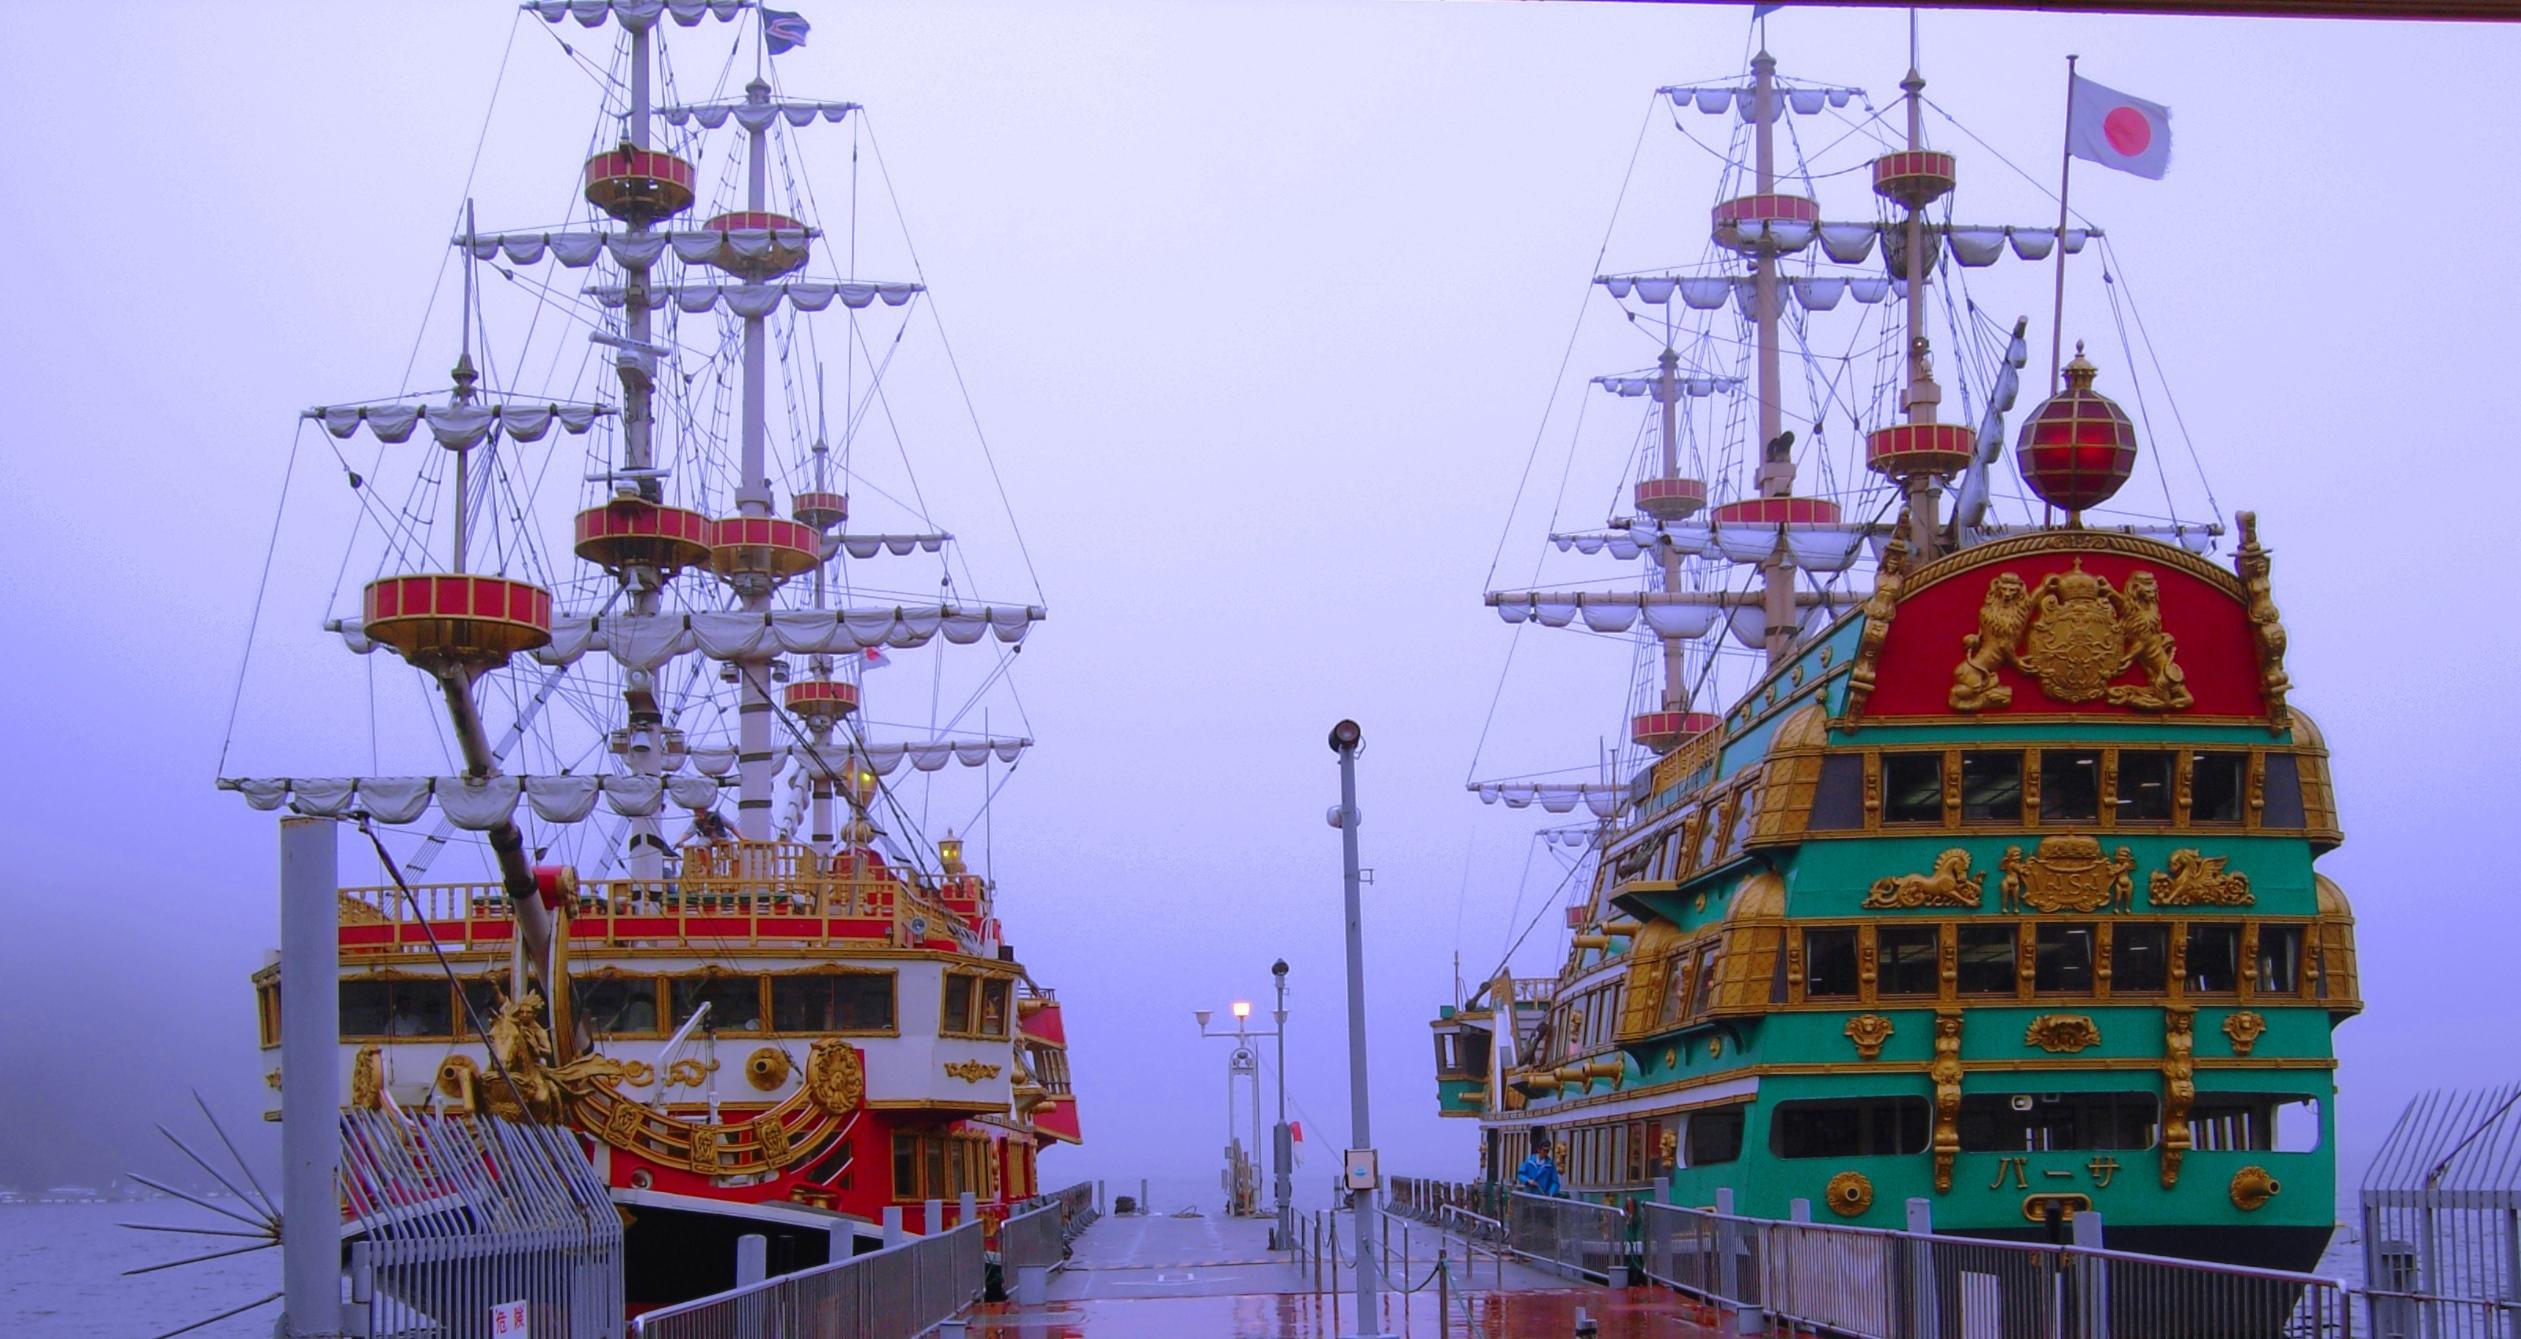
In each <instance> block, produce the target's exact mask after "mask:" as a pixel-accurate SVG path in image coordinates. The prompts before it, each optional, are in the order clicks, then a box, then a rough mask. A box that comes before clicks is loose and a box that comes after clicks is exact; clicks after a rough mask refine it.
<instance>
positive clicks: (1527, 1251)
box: [1505, 1190, 1631, 1282]
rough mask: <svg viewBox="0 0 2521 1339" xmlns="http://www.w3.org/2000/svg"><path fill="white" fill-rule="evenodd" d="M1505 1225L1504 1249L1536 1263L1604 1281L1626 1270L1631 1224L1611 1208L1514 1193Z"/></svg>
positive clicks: (1622, 1214)
mask: <svg viewBox="0 0 2521 1339" xmlns="http://www.w3.org/2000/svg"><path fill="white" fill-rule="evenodd" d="M1505 1226H1506V1249H1508V1250H1510V1251H1512V1252H1514V1253H1515V1254H1516V1255H1519V1256H1522V1257H1523V1258H1524V1259H1526V1260H1530V1261H1532V1262H1534V1263H1535V1264H1544V1265H1554V1266H1556V1267H1557V1268H1558V1269H1560V1270H1561V1271H1564V1272H1568V1273H1574V1274H1581V1275H1584V1276H1585V1277H1587V1278H1592V1279H1598V1280H1601V1281H1603V1282H1609V1281H1610V1280H1611V1278H1612V1277H1613V1275H1614V1274H1615V1273H1618V1272H1621V1271H1624V1270H1625V1269H1626V1268H1627V1266H1628V1261H1629V1259H1630V1244H1631V1237H1630V1231H1629V1228H1630V1222H1629V1218H1628V1215H1627V1214H1626V1213H1624V1212H1622V1211H1621V1210H1620V1209H1619V1208H1618V1207H1616V1206H1614V1205H1609V1204H1594V1203H1591V1202H1589V1201H1586V1200H1576V1199H1566V1198H1562V1197H1560V1196H1556V1195H1534V1194H1530V1193H1527V1192H1525V1191H1520V1190H1518V1191H1515V1192H1514V1194H1513V1196H1512V1197H1511V1198H1510V1199H1508V1201H1507V1209H1506V1220H1505Z"/></svg>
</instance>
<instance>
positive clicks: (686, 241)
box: [450, 227, 823, 306]
mask: <svg viewBox="0 0 2521 1339" xmlns="http://www.w3.org/2000/svg"><path fill="white" fill-rule="evenodd" d="M822 235H823V231H822V229H820V228H805V227H797V228H677V229H674V230H672V231H668V232H616V231H613V230H610V229H605V228H562V229H554V230H550V231H543V232H484V233H471V234H467V235H463V236H458V237H455V238H452V239H450V240H451V244H452V245H454V246H458V247H461V248H463V249H465V250H467V251H469V252H471V253H472V256H473V259H475V260H485V261H488V260H502V259H504V260H506V261H508V262H509V263H510V264H513V265H536V264H540V263H541V262H542V260H543V258H544V257H545V256H549V257H550V258H551V259H553V260H555V261H558V262H560V264H561V265H563V266H565V267H567V268H569V269H573V270H582V269H585V268H586V267H587V266H589V265H593V264H594V263H595V262H596V261H598V260H602V259H605V258H606V257H610V258H611V259H612V261H613V263H614V264H616V265H621V266H624V267H628V268H646V267H647V266H650V265H654V264H656V263H657V261H658V260H660V259H662V258H663V257H664V255H665V253H666V251H667V250H668V249H671V250H672V251H673V252H674V255H675V257H676V258H677V259H679V260H682V261H684V262H686V263H688V264H695V265H696V264H699V263H701V262H703V261H706V260H709V259H711V258H712V257H714V256H716V255H717V254H718V252H719V250H720V249H721V248H724V249H726V250H731V251H733V252H735V253H736V254H737V255H739V256H753V257H758V256H764V255H768V254H769V253H770V252H771V251H773V250H782V251H797V250H802V249H803V248H804V247H805V246H806V244H807V243H808V242H811V241H812V240H813V239H815V238H817V237H820V236H822ZM610 305H614V306H618V305H620V304H619V303H614V304H610Z"/></svg>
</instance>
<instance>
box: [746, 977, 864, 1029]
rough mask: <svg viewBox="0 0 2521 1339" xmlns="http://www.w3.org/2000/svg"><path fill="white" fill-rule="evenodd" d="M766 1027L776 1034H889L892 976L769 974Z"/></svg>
mask: <svg viewBox="0 0 2521 1339" xmlns="http://www.w3.org/2000/svg"><path fill="white" fill-rule="evenodd" d="M770 1025H771V1026H772V1027H773V1028H776V1029H777V1030H779V1031H781V1032H891V1031H893V974H892V973H891V972H838V973H820V972H818V973H815V974H813V975H811V976H774V977H772V978H770Z"/></svg>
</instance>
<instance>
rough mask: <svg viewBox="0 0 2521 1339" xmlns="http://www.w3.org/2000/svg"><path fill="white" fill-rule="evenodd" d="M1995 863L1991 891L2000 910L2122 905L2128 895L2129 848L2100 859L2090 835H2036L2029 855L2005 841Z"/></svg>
mask: <svg viewBox="0 0 2521 1339" xmlns="http://www.w3.org/2000/svg"><path fill="white" fill-rule="evenodd" d="M1997 867H1998V868H2000V869H2002V870H2003V871H2004V879H2003V880H2002V881H2001V882H1999V883H1998V884H1997V892H1998V893H1999V895H2000V900H2001V902H2002V905H2003V907H2004V909H2005V910H2006V911H2020V910H2022V909H2023V908H2025V907H2028V908H2030V909H2031V910H2033V911H2051V912H2053V911H2099V910H2101V909H2102V908H2103V907H2108V908H2110V909H2112V910H2116V911H2125V910H2128V908H2129V905H2130V904H2131V903H2132V901H2133V900H2134V894H2135V888H2136V857H2135V855H2134V853H2133V852H2131V851H2129V850H2128V849H2127V848H2126V847H2124V846H2122V847H2120V848H2118V850H2117V851H2115V852H2114V853H2112V854H2111V855H2110V856H2109V858H2108V859H2103V858H2102V856H2101V843H2100V840H2099V839H2098V838H2095V837H2089V836H2080V835H2078V836H2058V837H2042V838H2041V839H2040V847H2039V854H2037V855H2033V856H2025V855H2023V854H2022V848H2021V847H2019V846H2008V847H2006V848H2005V854H2004V859H2002V860H2000V861H1998V862H1997Z"/></svg>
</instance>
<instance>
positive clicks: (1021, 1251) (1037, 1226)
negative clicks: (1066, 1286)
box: [998, 1198, 1092, 1277]
mask: <svg viewBox="0 0 2521 1339" xmlns="http://www.w3.org/2000/svg"><path fill="white" fill-rule="evenodd" d="M1087 1207H1088V1209H1089V1210H1090V1209H1091V1208H1092V1205H1091V1204H1090V1203H1089V1204H1088V1206H1087ZM1068 1240H1069V1234H1068V1209H1067V1206H1066V1205H1065V1204H1062V1203H1061V1202H1059V1201H1058V1200H1055V1199H1047V1198H1045V1199H1043V1200H1041V1201H1038V1202H1036V1203H1035V1204H1034V1205H1033V1207H1032V1208H1029V1209H1026V1210H1024V1211H1023V1212H1021V1213H1016V1214H1011V1215H1009V1216H1008V1218H1007V1221H1005V1222H1003V1223H1000V1224H999V1225H998V1259H999V1261H1000V1263H1001V1264H1003V1265H1004V1266H1005V1267H1006V1269H1007V1270H1008V1271H1009V1272H1010V1277H1012V1272H1013V1271H1015V1270H1018V1269H1055V1268H1057V1267H1058V1266H1059V1264H1060V1262H1061V1261H1063V1260H1066V1259H1067V1258H1068Z"/></svg>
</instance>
